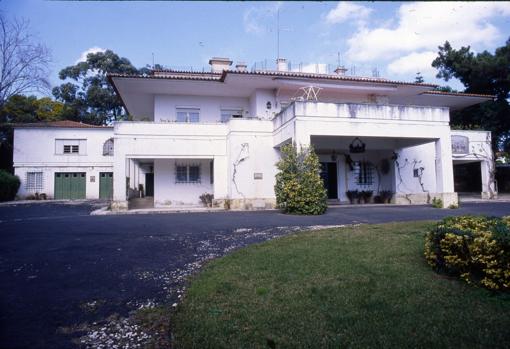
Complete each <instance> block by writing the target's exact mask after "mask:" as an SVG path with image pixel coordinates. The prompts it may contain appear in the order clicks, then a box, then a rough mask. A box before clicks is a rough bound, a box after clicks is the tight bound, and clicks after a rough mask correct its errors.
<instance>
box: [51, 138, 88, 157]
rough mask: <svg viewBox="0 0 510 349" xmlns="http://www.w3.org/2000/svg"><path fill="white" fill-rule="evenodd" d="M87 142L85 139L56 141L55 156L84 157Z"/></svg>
mask: <svg viewBox="0 0 510 349" xmlns="http://www.w3.org/2000/svg"><path fill="white" fill-rule="evenodd" d="M86 147H87V141H86V140H85V139H56V140H55V154H59V155H61V154H63V155H85V154H86Z"/></svg>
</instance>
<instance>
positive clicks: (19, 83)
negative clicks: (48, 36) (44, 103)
mask: <svg viewBox="0 0 510 349" xmlns="http://www.w3.org/2000/svg"><path fill="white" fill-rule="evenodd" d="M34 41H35V39H34V37H33V36H32V35H31V34H30V32H29V24H28V21H26V20H19V19H14V20H12V21H8V20H7V19H6V18H5V17H4V16H3V14H1V13H0V107H2V106H3V104H4V103H5V102H6V101H7V100H8V99H9V98H10V97H11V96H14V95H17V94H22V93H29V92H47V91H48V90H49V88H50V84H49V82H48V79H47V77H48V75H49V69H48V65H49V63H50V59H51V56H50V52H49V50H48V49H47V48H46V46H44V45H43V44H40V43H36V42H34Z"/></svg>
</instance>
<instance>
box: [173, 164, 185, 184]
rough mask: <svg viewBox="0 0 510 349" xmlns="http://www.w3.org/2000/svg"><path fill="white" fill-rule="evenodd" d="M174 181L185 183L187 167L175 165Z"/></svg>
mask: <svg viewBox="0 0 510 349" xmlns="http://www.w3.org/2000/svg"><path fill="white" fill-rule="evenodd" d="M176 172H177V173H176V175H175V178H176V181H177V183H185V182H187V181H188V167H187V166H177V167H176Z"/></svg>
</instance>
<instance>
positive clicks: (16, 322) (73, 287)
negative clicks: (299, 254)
mask: <svg viewBox="0 0 510 349" xmlns="http://www.w3.org/2000/svg"><path fill="white" fill-rule="evenodd" d="M94 209H95V207H94V206H93V205H90V204H87V203H79V204H65V203H45V204H28V205H15V206H13V205H7V206H4V205H2V206H0V280H1V282H0V348H67V347H75V346H76V345H75V344H73V343H76V341H81V342H82V344H84V345H85V346H90V347H94V346H97V345H98V344H99V343H107V340H109V339H111V337H112V336H113V335H115V334H117V335H119V333H121V335H126V336H127V333H129V332H130V331H131V332H133V331H134V332H136V329H133V328H132V327H130V324H129V321H127V320H126V321H127V322H126V321H124V322H122V321H120V322H119V321H117V320H115V319H114V318H113V317H111V315H112V314H118V316H119V317H117V318H116V319H119V318H120V319H122V318H123V317H127V316H128V315H129V313H130V312H131V311H133V310H136V309H138V308H140V307H143V306H152V305H153V304H161V303H165V304H166V303H170V304H172V303H174V302H177V301H178V298H179V295H180V294H181V293H182V289H183V285H184V283H183V281H184V279H185V277H186V276H187V275H189V274H190V273H192V272H193V271H194V270H196V269H197V268H199V267H200V266H201V265H202V263H203V262H204V261H207V260H208V259H210V258H214V257H217V256H221V255H224V254H225V253H228V252H229V251H231V250H233V249H236V248H239V247H242V246H245V245H247V244H251V243H256V242H260V241H264V240H268V239H271V238H274V237H276V236H280V235H285V234H288V233H289V232H292V231H296V230H299V229H303V228H304V227H310V226H323V225H342V224H351V223H380V222H389V221H406V220H423V219H439V218H441V217H444V216H447V215H460V214H489V215H506V214H510V203H483V204H482V203H478V204H474V203H469V204H464V205H463V207H462V208H460V209H457V210H440V209H433V208H430V207H425V206H413V207H409V206H406V207H404V206H384V207H383V206H381V207H363V206H359V207H338V208H332V209H330V210H329V211H328V212H327V214H325V215H323V216H316V217H310V216H289V215H282V214H280V213H278V212H277V211H264V212H216V213H188V214H154V215H122V216H90V215H89V212H91V211H92V210H94ZM112 319H114V320H112ZM94 323H96V324H94ZM119 323H120V325H119ZM112 324H115V326H113V325H112ZM119 326H120V327H119ZM114 327H115V328H114ZM94 332H96V333H94ZM137 335H139V336H140V338H141V337H143V335H145V334H143V333H138V334H137Z"/></svg>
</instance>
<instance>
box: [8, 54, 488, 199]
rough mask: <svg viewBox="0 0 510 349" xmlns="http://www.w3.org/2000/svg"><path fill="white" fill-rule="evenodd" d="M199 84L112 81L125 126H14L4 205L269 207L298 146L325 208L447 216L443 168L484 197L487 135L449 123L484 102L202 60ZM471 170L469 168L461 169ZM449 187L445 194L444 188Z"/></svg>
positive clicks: (180, 79) (283, 67) (176, 75)
mask: <svg viewBox="0 0 510 349" xmlns="http://www.w3.org/2000/svg"><path fill="white" fill-rule="evenodd" d="M209 63H210V65H211V71H210V72H193V71H175V70H160V71H154V72H153V74H152V75H143V76H139V75H119V74H112V75H110V76H109V81H110V83H111V84H112V86H113V87H114V88H115V91H116V92H117V94H118V95H119V97H120V98H121V100H122V102H123V104H124V106H125V108H126V110H127V111H128V113H129V115H130V118H129V121H119V122H115V123H114V124H113V125H112V126H109V127H98V126H90V125H85V124H81V123H76V122H70V121H61V122H55V123H45V124H27V125H20V126H19V127H17V128H16V129H15V133H14V167H15V173H16V174H17V175H18V176H19V177H20V179H21V181H22V185H21V187H20V189H19V193H18V195H19V196H20V197H24V196H27V195H30V194H34V193H35V192H38V193H45V194H46V195H47V196H48V197H50V198H55V199H79V198H111V199H112V208H114V209H126V208H127V207H128V201H129V200H130V199H132V198H134V197H139V196H145V197H152V198H153V202H154V206H155V207H175V206H195V205H201V201H200V198H199V197H200V196H201V195H202V194H204V193H209V194H212V195H214V205H216V206H219V207H223V206H224V205H227V206H229V207H231V208H238V209H257V208H271V207H274V206H275V202H276V200H275V194H274V189H273V188H274V184H275V174H276V172H277V170H276V166H275V163H276V162H277V161H278V160H279V157H280V154H279V149H280V147H281V146H282V145H283V144H286V143H290V142H294V143H295V144H297V145H302V146H308V145H312V146H313V147H314V149H315V151H316V152H317V153H318V154H319V157H320V160H321V162H322V165H323V171H322V177H323V179H324V183H325V186H326V188H327V191H328V197H329V199H330V200H333V201H340V202H348V200H347V197H346V192H347V191H352V190H360V191H361V190H364V191H373V192H374V195H377V193H379V192H381V191H391V192H392V193H394V194H393V198H392V202H393V203H397V204H423V203H427V202H430V200H431V199H432V198H434V197H436V198H441V199H442V201H443V204H444V206H445V207H447V206H449V205H450V204H455V203H457V200H458V197H457V193H456V191H455V185H457V183H454V167H456V166H462V165H463V164H466V163H469V164H471V166H473V164H475V165H474V166H475V168H476V169H477V172H478V174H476V175H475V174H473V177H472V178H475V179H476V181H477V182H478V183H476V188H478V189H476V190H477V191H478V193H480V194H481V195H482V196H484V197H486V196H492V195H490V194H493V193H494V192H495V190H496V189H495V184H494V180H493V175H491V174H493V172H494V171H493V169H492V166H493V165H492V164H493V162H492V157H493V155H492V152H491V147H490V133H489V132H480V131H454V130H451V129H450V125H449V117H450V110H456V109H462V108H465V107H468V106H471V105H474V104H477V103H481V102H484V101H487V100H491V99H492V98H493V97H492V96H487V95H473V94H462V93H445V92H438V91H436V90H435V87H436V86H435V85H431V84H424V83H412V82H411V83H410V82H402V81H394V80H388V79H383V78H367V77H355V76H347V75H345V70H344V69H337V70H336V71H335V73H334V74H315V73H302V72H294V71H289V70H288V66H287V64H286V62H285V60H283V59H279V60H278V62H277V68H276V69H275V70H254V71H249V70H247V68H246V65H245V64H237V65H236V66H235V68H233V67H232V66H231V65H232V61H231V60H229V59H225V58H213V59H211V60H210V62H209ZM470 168H472V167H470ZM454 184H455V185H454Z"/></svg>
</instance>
